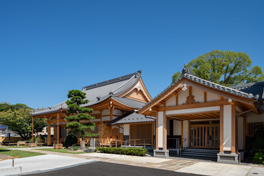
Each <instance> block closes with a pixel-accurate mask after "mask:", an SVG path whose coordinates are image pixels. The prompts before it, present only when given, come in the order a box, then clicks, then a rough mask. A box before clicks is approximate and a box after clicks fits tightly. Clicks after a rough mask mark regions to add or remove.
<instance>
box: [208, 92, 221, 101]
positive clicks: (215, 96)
mask: <svg viewBox="0 0 264 176" xmlns="http://www.w3.org/2000/svg"><path fill="white" fill-rule="evenodd" d="M218 100H220V98H219V97H218V96H217V95H216V94H212V93H210V92H207V102H210V101H218Z"/></svg>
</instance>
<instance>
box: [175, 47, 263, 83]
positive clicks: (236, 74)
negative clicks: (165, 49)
mask: <svg viewBox="0 0 264 176" xmlns="http://www.w3.org/2000/svg"><path fill="white" fill-rule="evenodd" d="M187 67H188V68H189V69H190V70H191V72H192V73H193V74H194V75H196V76H198V77H200V78H203V79H205V80H208V81H211V82H215V83H218V84H221V85H225V86H232V85H237V84H245V83H252V82H260V81H263V80H264V74H263V71H262V69H261V67H260V66H254V67H252V62H251V59H250V57H249V55H247V54H246V53H242V52H234V51H228V50H227V51H219V50H213V51H211V52H209V53H206V54H203V55H201V56H199V57H197V58H196V59H193V60H191V61H190V62H189V63H188V65H187ZM180 76H181V73H180V72H177V73H175V74H174V75H173V76H172V82H175V81H177V80H178V79H179V78H180Z"/></svg>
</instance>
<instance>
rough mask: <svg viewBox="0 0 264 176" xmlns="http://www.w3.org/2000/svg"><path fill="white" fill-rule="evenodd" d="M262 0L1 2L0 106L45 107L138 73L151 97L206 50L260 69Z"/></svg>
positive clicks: (263, 29)
mask: <svg viewBox="0 0 264 176" xmlns="http://www.w3.org/2000/svg"><path fill="white" fill-rule="evenodd" d="M263 9H264V1H263V0H259V1H258V0H254V1H252V0H249V1H242V0H238V1H235V0H228V1H223V0H221V1H217V0H204V1H203V0H199V1H197V0H192V1H188V0H181V1H180V0H165V1H164V0H159V1H156V0H149V1H147V0H143V1H142V0H125V1H124V0H114V1H109V0H104V1H103V0H98V1H87V0H84V1H80V0H78V1H73V0H70V1H68V0H52V1H51V0H50V1H47V0H45V1H44V0H43V1H35V0H31V1H29V0H26V1H18V0H12V1H10V0H1V1H0V61H1V63H0V102H3V101H5V102H9V103H11V104H15V103H24V104H27V105H28V106H30V107H32V108H41V107H49V106H53V105H56V104H58V103H61V102H62V101H64V100H65V99H66V98H67V93H68V90H70V89H81V88H82V87H83V86H87V85H90V84H94V83H97V82H101V81H104V80H107V79H111V78H115V77H119V76H122V75H126V74H129V73H133V72H136V71H137V70H142V75H143V80H144V82H145V84H146V86H147V88H148V90H149V92H150V94H151V95H152V97H154V96H156V95H157V94H158V93H160V92H161V91H162V90H163V89H165V88H166V87H167V86H168V85H169V84H170V83H171V77H172V75H173V74H174V73H175V72H177V71H181V70H182V68H183V65H184V64H188V62H189V61H190V60H192V59H195V58H196V57H198V56H199V55H201V54H205V53H207V52H210V51H212V50H214V49H218V50H231V51H241V52H246V53H247V54H248V55H249V56H250V58H251V59H252V62H253V65H259V66H261V67H262V68H263V69H264V64H263V63H264V57H263V54H264V10H263Z"/></svg>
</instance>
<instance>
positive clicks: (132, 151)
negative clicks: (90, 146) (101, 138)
mask: <svg viewBox="0 0 264 176" xmlns="http://www.w3.org/2000/svg"><path fill="white" fill-rule="evenodd" d="M96 151H99V152H101V153H112V154H120V155H134V156H145V155H146V154H147V153H148V150H147V149H143V148H121V147H120V148H116V147H97V148H96Z"/></svg>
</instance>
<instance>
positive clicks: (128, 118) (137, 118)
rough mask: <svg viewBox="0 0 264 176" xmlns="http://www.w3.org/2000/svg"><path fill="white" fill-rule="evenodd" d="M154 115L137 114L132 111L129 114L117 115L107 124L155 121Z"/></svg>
mask: <svg viewBox="0 0 264 176" xmlns="http://www.w3.org/2000/svg"><path fill="white" fill-rule="evenodd" d="M155 119H156V118H155V117H152V116H145V115H139V114H138V113H137V112H133V113H131V114H129V115H124V116H122V117H118V118H116V119H114V120H112V121H111V122H109V123H108V124H107V125H117V124H128V123H141V122H155Z"/></svg>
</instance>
